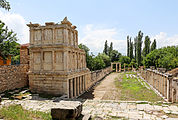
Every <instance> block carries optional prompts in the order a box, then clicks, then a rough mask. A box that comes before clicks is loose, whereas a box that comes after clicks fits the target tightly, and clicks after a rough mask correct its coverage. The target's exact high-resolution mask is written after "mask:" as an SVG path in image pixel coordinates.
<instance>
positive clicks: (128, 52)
mask: <svg viewBox="0 0 178 120" xmlns="http://www.w3.org/2000/svg"><path fill="white" fill-rule="evenodd" d="M129 40H130V38H129V36H127V57H129V56H130V55H129V54H130V51H129V50H130V43H129Z"/></svg>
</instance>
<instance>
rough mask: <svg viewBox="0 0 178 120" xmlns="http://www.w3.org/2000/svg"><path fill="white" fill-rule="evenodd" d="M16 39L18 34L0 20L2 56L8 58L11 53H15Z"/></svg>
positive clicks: (0, 50) (0, 49) (0, 54)
mask: <svg viewBox="0 0 178 120" xmlns="http://www.w3.org/2000/svg"><path fill="white" fill-rule="evenodd" d="M16 41H17V38H16V34H15V33H14V32H13V31H12V30H11V31H8V28H7V27H6V26H5V24H4V23H3V22H2V21H0V56H1V57H2V58H3V59H6V58H7V56H8V55H9V54H12V55H15V54H13V50H16V49H17V44H16Z"/></svg>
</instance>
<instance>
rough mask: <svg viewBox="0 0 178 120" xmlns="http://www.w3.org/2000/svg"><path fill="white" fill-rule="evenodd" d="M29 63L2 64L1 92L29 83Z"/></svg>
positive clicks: (0, 73) (0, 76)
mask: <svg viewBox="0 0 178 120" xmlns="http://www.w3.org/2000/svg"><path fill="white" fill-rule="evenodd" d="M27 72H28V64H26V65H18V66H17V65H8V66H0V93H1V92H4V91H6V90H13V89H16V88H21V87H24V86H27V85H28V76H27Z"/></svg>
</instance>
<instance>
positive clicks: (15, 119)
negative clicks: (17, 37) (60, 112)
mask: <svg viewBox="0 0 178 120" xmlns="http://www.w3.org/2000/svg"><path fill="white" fill-rule="evenodd" d="M0 119H3V120H51V115H50V113H44V112H38V111H27V110H24V109H23V108H22V106H20V105H11V106H9V107H4V108H2V109H0Z"/></svg>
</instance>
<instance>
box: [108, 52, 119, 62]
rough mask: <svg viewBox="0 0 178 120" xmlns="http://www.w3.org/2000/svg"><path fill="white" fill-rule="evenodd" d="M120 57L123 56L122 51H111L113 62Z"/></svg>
mask: <svg viewBox="0 0 178 120" xmlns="http://www.w3.org/2000/svg"><path fill="white" fill-rule="evenodd" d="M120 57H121V53H119V52H118V51H117V50H113V51H112V52H111V56H110V58H111V62H114V61H118V60H119V58H120Z"/></svg>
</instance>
